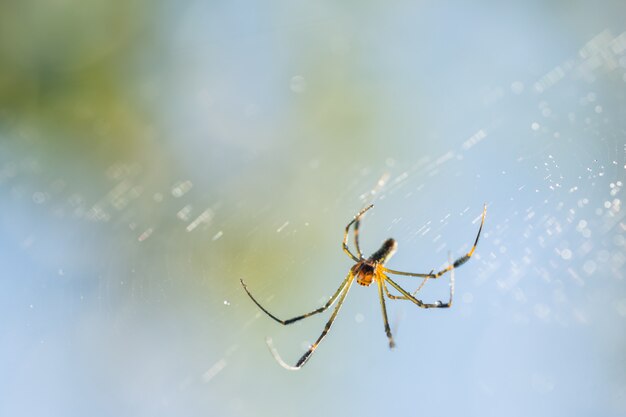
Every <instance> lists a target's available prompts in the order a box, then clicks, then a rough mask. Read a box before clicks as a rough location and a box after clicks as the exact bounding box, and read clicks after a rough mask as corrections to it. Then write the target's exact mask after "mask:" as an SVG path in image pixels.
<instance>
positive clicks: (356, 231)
mask: <svg viewBox="0 0 626 417" xmlns="http://www.w3.org/2000/svg"><path fill="white" fill-rule="evenodd" d="M360 225H361V219H360V218H359V219H357V221H356V222H355V223H354V247H355V248H356V254H357V256H358V257H359V259H360V258H362V257H363V254H362V253H361V248H360V247H359V226H360Z"/></svg>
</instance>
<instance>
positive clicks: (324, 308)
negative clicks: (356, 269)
mask: <svg viewBox="0 0 626 417" xmlns="http://www.w3.org/2000/svg"><path fill="white" fill-rule="evenodd" d="M351 277H352V272H350V273H349V274H348V276H347V277H346V278H345V279H344V280H343V282H342V283H341V285H340V286H339V288H337V291H335V293H334V294H333V295H332V296H331V297H330V299H329V300H328V302H327V303H326V304H324V305H323V306H322V307H320V308H318V309H316V310H313V311H311V312H309V313H305V314H302V315H300V316H296V317H292V318H290V319H287V320H281V319H279V318H278V317H276V316H275V315H273V314H272V313H270V312H269V311H267V310H266V309H265V307H263V306H262V305H261V304H260V303H259V302H258V301H257V300H256V299H255V298H254V297H253V296H252V294H251V293H250V291H248V287H247V286H246V283H245V282H243V279H242V280H240V281H241V285H242V286H243V289H244V290H246V293H248V296H250V298H251V299H252V301H254V304H256V305H257V307H259V308H260V309H261V310H262V311H263V312H264V313H265V314H267V315H268V316H270V317H271V318H272V319H274V321H277V322H278V323H280V324H282V325H285V326H286V325H288V324H291V323H295V322H296V321H299V320H302V319H305V318H307V317H310V316H312V315H314V314H318V313H321V312H323V311H325V310H326V309H327V308H328V307H330V306H331V305H333V303H334V302H335V300H336V299H337V297H338V296H339V293H341V290H343V288H344V287H345V286H346V284H347V283H348V281H349V280H350V278H351Z"/></svg>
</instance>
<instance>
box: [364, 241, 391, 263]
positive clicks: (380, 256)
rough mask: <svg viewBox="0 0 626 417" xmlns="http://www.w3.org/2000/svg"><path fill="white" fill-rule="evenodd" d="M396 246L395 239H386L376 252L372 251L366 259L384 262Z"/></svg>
mask: <svg viewBox="0 0 626 417" xmlns="http://www.w3.org/2000/svg"><path fill="white" fill-rule="evenodd" d="M397 248H398V242H396V241H395V239H391V238H389V239H387V240H385V241H384V242H383V245H382V246H381V247H380V249H378V250H377V251H376V252H374V253H372V255H371V256H370V257H369V259H368V260H370V261H372V262H375V263H380V264H385V262H387V261H388V260H389V258H391V257H392V256H393V254H394V253H396V249H397Z"/></svg>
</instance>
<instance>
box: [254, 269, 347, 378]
mask: <svg viewBox="0 0 626 417" xmlns="http://www.w3.org/2000/svg"><path fill="white" fill-rule="evenodd" d="M349 277H350V279H349V281H348V283H347V284H346V288H345V289H344V290H343V293H342V294H341V297H339V301H338V302H337V306H336V307H335V310H334V311H333V314H332V315H331V316H330V319H329V320H328V322H327V323H326V326H324V330H322V334H321V335H320V337H318V338H317V340H316V341H315V343H313V344H312V345H311V347H309V350H307V351H306V352H305V353H304V355H302V357H301V358H300V359H299V360H298V362H297V363H296V364H295V366H290V365H288V364H287V363H286V362H285V361H284V360H283V359H282V358H281V357H280V355H279V354H278V351H277V350H276V348H275V347H274V345H273V344H272V339H271V338H269V337H268V338H267V339H266V342H267V346H268V347H269V348H270V352H272V355H273V356H274V359H276V362H278V364H279V365H280V366H282V367H283V368H285V369H287V370H290V371H297V370H299V369H300V368H302V367H303V366H304V364H305V363H306V362H307V361H308V360H309V358H310V357H311V355H312V354H313V352H315V349H317V347H318V346H319V344H320V343H321V341H322V340H323V339H324V337H326V334H328V331H329V330H330V327H331V326H332V325H333V322H334V321H335V318H336V317H337V314H338V313H339V310H340V309H341V305H342V304H343V301H344V300H345V299H346V295H348V291H349V290H350V286H351V285H352V282H353V278H354V277H353V276H352V274H350V275H349Z"/></svg>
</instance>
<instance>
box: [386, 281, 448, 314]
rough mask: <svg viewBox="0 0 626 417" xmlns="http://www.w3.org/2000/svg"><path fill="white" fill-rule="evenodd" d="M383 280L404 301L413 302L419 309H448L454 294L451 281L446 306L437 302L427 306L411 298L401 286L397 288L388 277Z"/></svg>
mask: <svg viewBox="0 0 626 417" xmlns="http://www.w3.org/2000/svg"><path fill="white" fill-rule="evenodd" d="M385 279H386V280H387V281H389V283H390V284H391V286H392V287H394V288H395V289H396V290H398V291H400V293H401V294H402V295H404V297H405V298H404V299H406V300H409V301H411V302H413V303H414V304H416V305H417V306H418V307H421V308H448V307H450V306H451V305H452V295H453V294H454V281H451V283H450V284H451V285H450V301H448V302H447V303H446V304H443V303H442V302H441V301H439V302H438V303H435V304H428V303H425V302H423V301H421V300H418V299H417V298H415V297H413V296H412V295H411V294H409V292H408V291H407V290H405V289H404V288H402V287H401V286H399V285H398V284H396V283H395V282H394V281H393V280H392V279H391V278H389V277H388V276H386V275H385Z"/></svg>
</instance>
